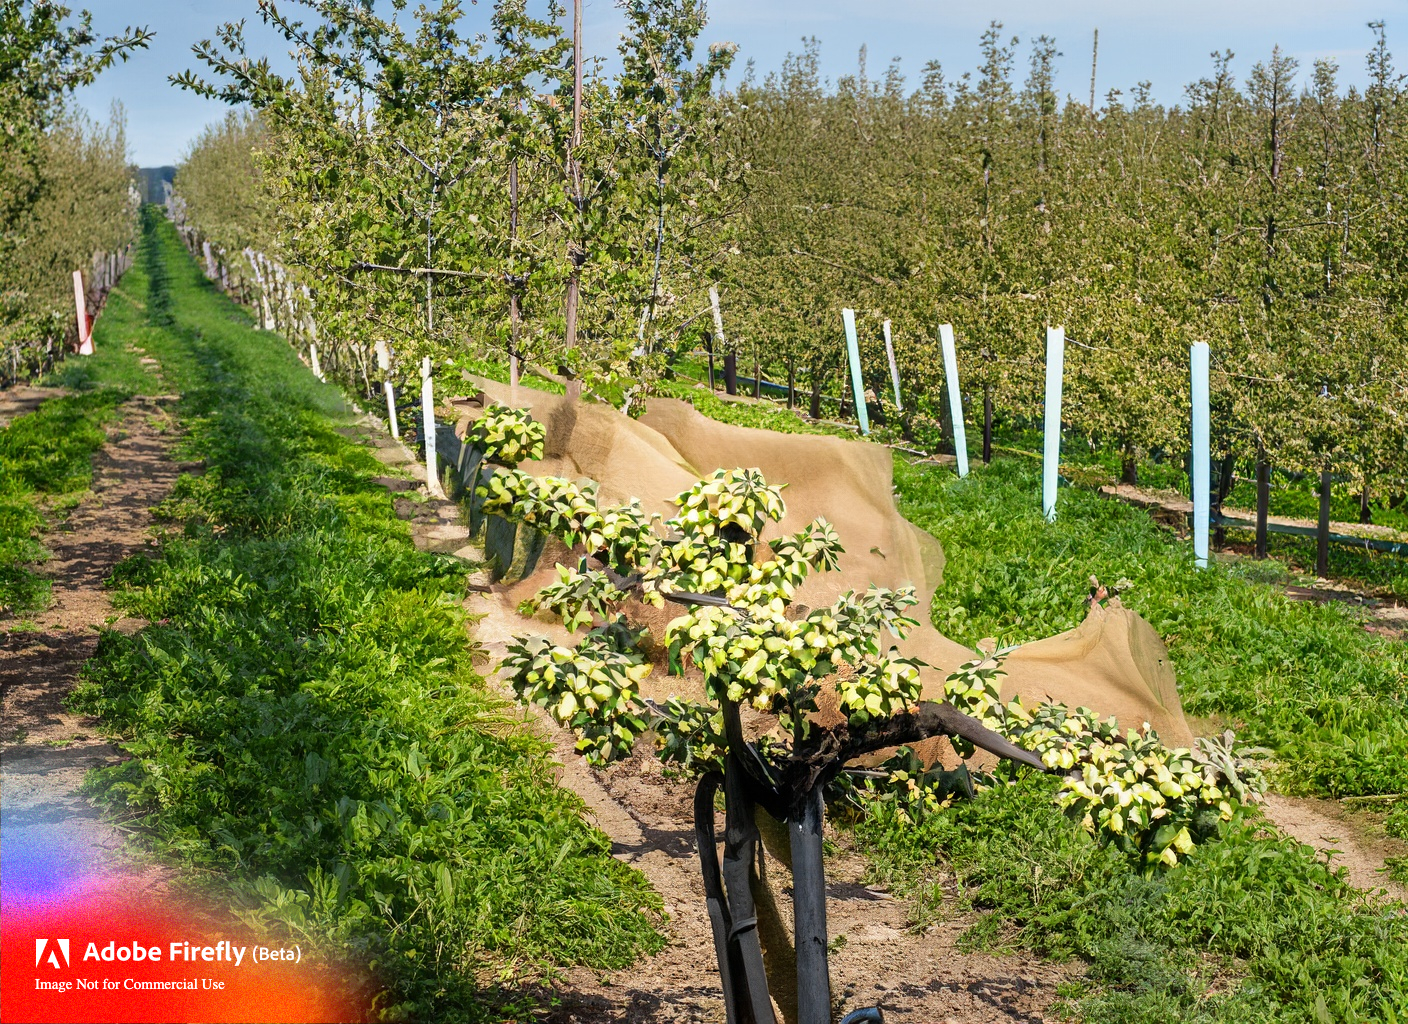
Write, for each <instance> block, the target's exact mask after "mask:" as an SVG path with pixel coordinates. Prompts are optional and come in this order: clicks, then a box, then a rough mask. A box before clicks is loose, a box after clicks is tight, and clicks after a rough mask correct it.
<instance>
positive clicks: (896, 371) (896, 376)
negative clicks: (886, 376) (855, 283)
mask: <svg viewBox="0 0 1408 1024" xmlns="http://www.w3.org/2000/svg"><path fill="white" fill-rule="evenodd" d="M885 358H886V359H888V360H889V361H890V383H891V384H893V385H894V386H895V412H904V402H903V401H902V400H901V399H900V368H899V367H898V366H896V365H895V345H894V342H892V341H891V340H890V321H888V320H886V321H885ZM960 475H962V476H967V474H966V473H964V474H960Z"/></svg>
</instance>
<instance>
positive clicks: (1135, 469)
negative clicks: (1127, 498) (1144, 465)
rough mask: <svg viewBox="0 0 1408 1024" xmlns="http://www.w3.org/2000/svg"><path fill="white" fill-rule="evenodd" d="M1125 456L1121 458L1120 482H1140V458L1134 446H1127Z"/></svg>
mask: <svg viewBox="0 0 1408 1024" xmlns="http://www.w3.org/2000/svg"><path fill="white" fill-rule="evenodd" d="M1123 454H1124V458H1123V459H1121V460H1120V483H1122V484H1137V483H1139V458H1138V455H1137V453H1136V452H1135V450H1134V449H1133V448H1125V450H1124V453H1123Z"/></svg>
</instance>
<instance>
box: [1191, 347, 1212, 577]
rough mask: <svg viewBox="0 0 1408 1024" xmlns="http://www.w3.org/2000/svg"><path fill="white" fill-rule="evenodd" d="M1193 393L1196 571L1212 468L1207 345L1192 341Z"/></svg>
mask: <svg viewBox="0 0 1408 1024" xmlns="http://www.w3.org/2000/svg"><path fill="white" fill-rule="evenodd" d="M1189 361H1190V364H1191V367H1192V393H1193V410H1192V411H1193V466H1192V473H1191V474H1190V475H1191V477H1192V485H1193V559H1194V561H1195V562H1196V563H1197V565H1198V568H1200V569H1206V568H1207V566H1208V523H1209V520H1210V518H1211V516H1210V511H1211V510H1210V508H1209V505H1210V502H1211V499H1212V467H1211V465H1210V463H1209V453H1208V445H1209V438H1210V424H1209V407H1208V343H1207V342H1205V341H1199V342H1194V344H1193V347H1192V348H1191V349H1190V351H1189Z"/></svg>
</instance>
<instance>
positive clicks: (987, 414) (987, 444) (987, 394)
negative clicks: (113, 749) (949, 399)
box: [983, 384, 992, 466]
mask: <svg viewBox="0 0 1408 1024" xmlns="http://www.w3.org/2000/svg"><path fill="white" fill-rule="evenodd" d="M991 462H992V385H991V384H984V385H983V465H984V466H986V465H988V464H990V463H991Z"/></svg>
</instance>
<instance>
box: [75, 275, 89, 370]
mask: <svg viewBox="0 0 1408 1024" xmlns="http://www.w3.org/2000/svg"><path fill="white" fill-rule="evenodd" d="M73 306H74V311H75V313H76V314H77V317H78V354H79V355H81V356H91V355H92V354H93V327H92V325H91V324H90V323H89V322H88V299H87V298H86V297H85V295H84V292H83V271H81V270H75V271H74V272H73Z"/></svg>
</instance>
